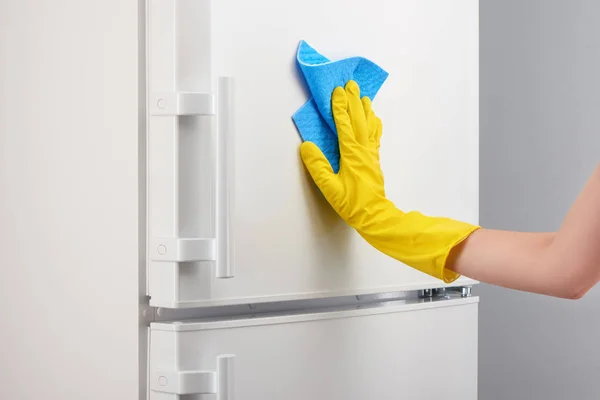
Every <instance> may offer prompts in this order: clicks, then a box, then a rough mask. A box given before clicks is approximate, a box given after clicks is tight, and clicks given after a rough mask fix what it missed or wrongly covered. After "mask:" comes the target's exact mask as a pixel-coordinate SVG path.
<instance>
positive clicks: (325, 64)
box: [292, 41, 388, 173]
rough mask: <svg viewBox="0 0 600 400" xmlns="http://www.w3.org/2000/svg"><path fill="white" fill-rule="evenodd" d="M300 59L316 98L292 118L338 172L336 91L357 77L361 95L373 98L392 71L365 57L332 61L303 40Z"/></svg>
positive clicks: (302, 134) (303, 138)
mask: <svg viewBox="0 0 600 400" xmlns="http://www.w3.org/2000/svg"><path fill="white" fill-rule="evenodd" d="M296 60H297V62H298V64H299V66H300V69H301V71H302V74H303V75H304V78H305V80H306V83H307V85H308V88H309V90H310V93H311V95H312V98H311V99H310V100H309V101H308V102H306V104H304V105H303V106H302V107H300V109H298V111H296V113H295V114H294V115H293V116H292V120H293V121H294V124H295V125H296V128H297V129H298V132H299V133H300V137H301V138H302V140H303V141H310V142H313V143H315V144H316V145H317V146H318V147H319V148H320V149H321V151H322V152H323V154H324V155H325V157H327V160H329V163H330V164H331V167H332V168H333V171H334V172H335V173H337V172H338V171H339V169H340V149H339V144H338V137H337V130H336V128H335V122H334V119H333V113H332V111H331V95H332V94H333V90H334V89H335V88H336V87H337V86H342V87H344V86H345V85H346V83H348V81H350V80H354V81H356V83H358V87H359V88H360V93H361V97H362V96H367V97H369V98H370V99H371V100H373V99H374V98H375V95H376V94H377V92H378V91H379V88H381V86H382V85H383V82H384V81H385V80H386V79H387V77H388V73H387V72H386V71H384V70H383V69H381V68H380V67H379V66H377V65H376V64H374V63H373V62H371V61H369V60H367V59H365V58H362V57H351V58H345V59H343V60H339V61H330V60H329V59H327V58H326V57H325V56H323V55H322V54H320V53H319V52H318V51H316V50H315V49H314V48H312V47H311V46H310V45H308V43H306V42H305V41H301V42H300V45H299V47H298V53H297V55H296Z"/></svg>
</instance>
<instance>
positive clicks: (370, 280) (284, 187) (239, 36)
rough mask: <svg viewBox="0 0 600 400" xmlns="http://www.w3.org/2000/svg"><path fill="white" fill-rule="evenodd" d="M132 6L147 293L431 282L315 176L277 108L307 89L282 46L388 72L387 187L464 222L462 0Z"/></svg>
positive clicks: (472, 109)
mask: <svg viewBox="0 0 600 400" xmlns="http://www.w3.org/2000/svg"><path fill="white" fill-rule="evenodd" d="M147 14H148V20H147V22H148V23H147V31H148V38H147V41H148V43H147V47H148V143H147V144H148V254H147V257H148V294H149V295H150V296H151V304H152V305H154V306H161V307H168V308H185V307H202V306H213V305H226V304H240V303H245V302H255V303H256V302H262V301H284V300H293V299H303V298H315V297H329V296H342V295H349V294H364V293H376V292H381V291H395V290H417V289H423V288H428V287H435V286H441V283H440V282H439V281H438V280H436V279H433V278H430V277H429V276H426V275H424V274H422V273H419V272H417V271H415V270H413V269H411V268H408V267H406V266H403V265H402V264H400V263H399V262H398V261H396V260H393V259H390V258H389V257H387V256H385V255H383V254H380V253H379V252H378V251H377V250H375V249H374V248H372V247H371V246H370V245H369V244H367V243H365V241H364V240H363V239H362V238H361V237H359V236H358V235H357V234H356V233H355V232H354V231H353V230H352V229H350V228H349V227H348V226H346V225H345V224H344V223H343V221H341V220H340V219H339V218H338V216H337V215H336V214H335V213H334V212H333V211H332V209H331V207H330V206H329V205H328V204H327V202H326V201H325V200H324V199H323V197H322V196H321V195H320V193H319V192H318V190H317V189H316V188H315V186H314V184H313V182H312V181H311V179H310V177H309V176H308V174H307V173H306V171H305V168H304V166H303V164H302V162H301V160H300V158H299V145H300V137H299V135H298V132H297V131H296V128H295V126H294V124H293V122H292V119H291V116H292V114H293V113H294V112H295V111H296V110H297V109H298V108H300V107H301V106H302V105H303V104H304V103H305V102H306V101H307V100H308V99H309V94H308V92H307V91H306V90H305V89H304V82H303V78H302V77H301V75H300V73H299V72H298V68H297V66H296V62H295V56H296V50H297V47H298V44H299V42H300V41H301V40H306V41H307V42H308V43H309V44H311V45H312V46H314V47H315V48H316V49H317V50H319V51H320V52H322V53H323V54H324V55H325V56H326V57H328V58H330V59H332V60H339V59H342V58H345V57H350V56H363V57H366V58H368V59H370V60H372V61H373V62H375V63H377V64H378V65H380V66H381V67H382V68H384V69H385V70H386V71H388V72H389V73H390V75H389V78H388V79H387V81H386V82H385V83H384V85H383V87H382V88H381V90H380V92H379V94H378V95H377V97H376V98H375V101H374V109H375V111H376V113H377V114H378V115H379V116H380V117H381V119H382V120H383V124H384V133H383V139H382V147H381V159H382V168H383V171H384V174H385V180H386V191H387V194H388V196H389V198H390V199H391V200H393V201H394V202H395V203H396V204H397V205H398V206H399V207H400V208H402V209H403V210H419V211H421V212H423V213H425V214H428V215H440V216H447V217H451V218H455V219H459V220H463V221H467V222H471V223H477V218H478V216H477V215H478V184H477V182H478V2H477V0H451V1H448V0H398V1H389V0H372V1H370V2H368V3H365V2H364V1H363V0H328V1H323V0H304V1H302V2H296V3H290V2H285V1H280V0H257V1H251V2H249V1H244V0H219V1H210V0H148V10H147ZM222 77H226V79H220V78H222ZM217 142H218V144H219V146H217ZM470 283H472V282H470V281H468V280H461V281H459V282H457V284H461V285H462V284H470Z"/></svg>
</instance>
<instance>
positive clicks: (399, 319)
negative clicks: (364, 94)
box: [0, 0, 478, 400]
mask: <svg viewBox="0 0 600 400" xmlns="http://www.w3.org/2000/svg"><path fill="white" fill-rule="evenodd" d="M301 40H306V41H307V42H308V43H310V44H311V45H313V46H314V47H315V48H317V49H318V50H319V51H321V52H322V53H323V54H325V55H326V56H328V57H329V58H331V59H333V60H337V59H341V58H344V57H350V56H363V57H366V58H368V59H370V60H372V61H374V62H376V63H377V64H378V65H380V66H381V67H383V68H384V69H386V70H387V71H388V72H389V73H390V76H389V78H388V80H387V81H386V82H385V84H384V85H383V87H382V89H381V90H380V92H379V94H378V96H377V98H376V100H375V102H374V108H375V111H376V113H377V114H378V115H379V116H380V117H381V118H382V120H383V123H384V134H383V139H382V150H381V157H382V164H383V170H384V173H385V179H386V191H387V193H388V194H389V197H390V198H391V199H392V200H394V201H395V202H396V203H397V204H398V206H400V207H401V208H403V209H404V210H419V211H422V212H424V213H426V214H430V215H442V216H448V217H452V218H456V219H460V220H464V221H468V222H472V223H477V219H478V184H477V181H478V2H477V1H476V0H449V1H448V0H398V1H390V0H372V1H370V2H365V1H359V0H346V1H342V0H327V1H323V0H321V1H317V0H304V1H302V2H297V3H290V2H285V1H280V0H258V1H254V2H248V1H242V0H137V1H136V0H132V1H123V0H104V1H101V2H82V1H78V0H54V1H52V2H39V1H34V0H3V1H2V2H0V57H1V58H2V60H1V62H0V88H1V90H0V193H1V196H0V243H2V244H1V248H0V249H1V250H2V261H1V262H0V302H1V303H2V304H3V309H2V322H1V323H0V324H1V329H0V343H2V350H0V398H2V399H4V398H7V399H19V400H39V399H48V400H71V399H73V400H79V399H86V400H105V399H115V400H166V399H169V400H208V399H211V400H212V399H219V400H233V399H234V398H235V399H238V400H254V399H261V400H262V399H273V400H275V399H276V400H280V399H290V400H296V399H311V400H342V399H343V400H347V399H365V398H369V399H371V398H377V399H388V398H389V399H399V398H410V399H412V398H423V399H438V398H440V397H443V398H446V399H461V400H464V399H467V400H469V399H475V398H476V390H477V307H478V299H477V298H476V297H471V296H470V291H469V290H466V289H465V290H464V291H463V297H461V295H455V294H454V293H453V292H451V291H450V290H449V289H448V291H447V292H443V291H432V290H429V289H432V288H439V287H442V286H443V285H442V284H441V282H439V281H437V280H435V279H433V278H430V277H428V276H426V275H424V274H421V273H419V272H417V271H415V270H412V269H411V268H409V267H406V266H404V265H402V264H401V263H399V262H397V261H395V260H393V259H391V258H389V257H387V256H384V255H382V254H380V253H378V252H377V251H376V250H375V249H373V248H372V247H370V246H369V245H368V244H366V243H365V242H364V241H363V240H362V239H361V238H359V237H358V235H357V234H356V233H355V232H353V231H352V230H351V229H349V228H348V227H347V226H345V225H344V223H343V222H342V221H340V219H339V218H338V217H337V216H336V215H335V214H334V212H333V211H332V210H331V209H330V207H329V206H328V205H327V204H326V202H325V201H324V199H323V198H322V197H321V196H320V195H319V193H318V191H317V190H316V189H315V186H314V184H313V183H312V182H311V180H310V178H309V176H308V175H307V173H306V172H305V170H304V167H303V165H302V162H301V160H300V158H299V154H298V148H299V145H300V138H299V135H298V133H297V131H296V129H295V127H294V124H293V122H292V119H291V116H292V114H293V113H294V112H295V111H296V110H297V109H298V108H299V107H300V106H302V105H303V104H304V103H305V102H306V101H307V100H308V98H309V94H308V93H307V92H306V91H305V90H304V88H303V84H302V78H301V76H300V74H299V72H298V71H297V67H296V65H295V51H296V48H297V46H298V44H299V42H300V41H301ZM223 77H224V78H226V79H224V80H223V79H221V78H223ZM219 82H221V83H222V84H223V83H224V84H225V86H223V85H221V86H219V84H218V83H219ZM475 283H476V282H474V281H471V280H469V279H466V278H463V279H461V280H459V281H458V282H456V283H455V284H454V285H456V286H459V287H460V286H470V285H473V284H475ZM421 290H422V291H423V292H419V291H421ZM458 290H459V292H460V288H459V289H458ZM436 293H438V294H439V295H435V294H436Z"/></svg>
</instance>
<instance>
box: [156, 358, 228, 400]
mask: <svg viewBox="0 0 600 400" xmlns="http://www.w3.org/2000/svg"><path fill="white" fill-rule="evenodd" d="M234 359H235V356H234V355H231V354H227V355H221V356H218V357H217V371H174V370H167V369H156V370H154V371H152V373H151V375H150V390H151V391H153V392H159V393H169V394H176V395H190V394H216V395H217V398H218V399H219V400H233V394H234V389H233V388H234V382H233V378H234V375H233V361H234Z"/></svg>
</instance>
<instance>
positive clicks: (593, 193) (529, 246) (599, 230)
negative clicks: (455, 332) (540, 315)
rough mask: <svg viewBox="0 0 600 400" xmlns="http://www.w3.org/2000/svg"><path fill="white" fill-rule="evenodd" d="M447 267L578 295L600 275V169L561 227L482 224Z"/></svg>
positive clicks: (544, 291)
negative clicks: (516, 228)
mask: <svg viewBox="0 0 600 400" xmlns="http://www.w3.org/2000/svg"><path fill="white" fill-rule="evenodd" d="M448 267H449V268H450V269H452V270H454V271H456V272H458V273H460V274H463V275H465V276H468V277H471V278H473V279H476V280H479V281H482V282H486V283H490V284H494V285H498V286H503V287H508V288H512V289H517V290H524V291H529V292H534V293H541V294H547V295H551V296H556V297H566V298H577V297H580V296H581V295H583V294H584V293H585V292H586V291H587V290H589V289H590V288H591V287H592V286H593V285H595V284H596V283H597V282H598V280H600V169H598V168H597V169H596V171H594V174H593V175H592V177H591V178H590V180H589V181H588V183H587V184H586V186H585V188H584V189H583V190H582V192H581V193H580V195H579V197H578V198H577V200H576V202H575V204H574V205H573V207H572V208H571V210H570V212H569V213H568V215H567V217H566V218H565V220H564V222H563V224H562V226H561V228H560V230H559V231H558V232H556V233H526V232H507V231H495V230H487V229H481V230H479V231H477V232H475V233H473V234H472V235H471V236H470V237H469V239H467V240H466V241H465V242H464V243H463V244H462V245H461V246H459V247H458V248H457V249H456V251H455V252H453V254H452V256H451V258H450V260H449V263H448Z"/></svg>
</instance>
